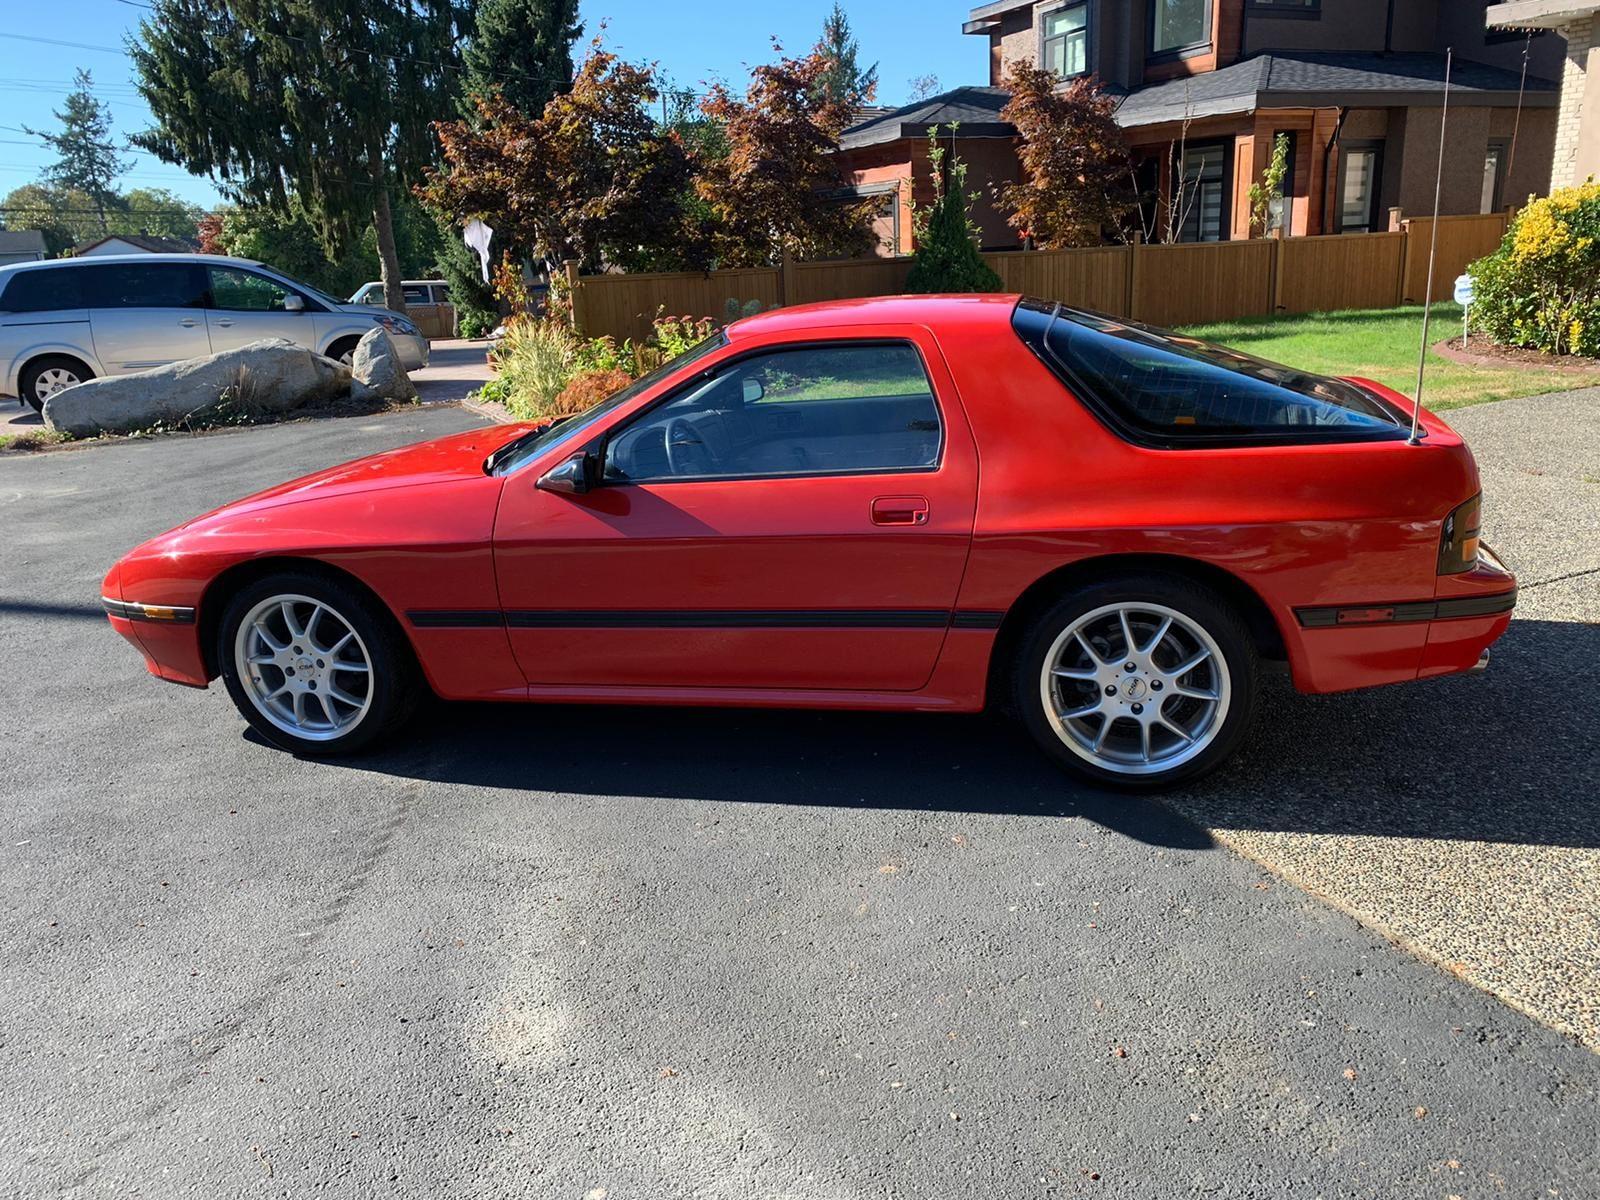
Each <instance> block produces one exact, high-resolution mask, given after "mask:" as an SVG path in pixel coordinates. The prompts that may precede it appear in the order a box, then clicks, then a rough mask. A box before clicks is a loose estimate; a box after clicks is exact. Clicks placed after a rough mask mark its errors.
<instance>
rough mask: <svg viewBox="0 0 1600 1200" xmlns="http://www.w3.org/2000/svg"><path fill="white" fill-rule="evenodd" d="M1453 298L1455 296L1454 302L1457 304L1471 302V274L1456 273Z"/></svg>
mask: <svg viewBox="0 0 1600 1200" xmlns="http://www.w3.org/2000/svg"><path fill="white" fill-rule="evenodd" d="M1455 298H1456V303H1457V304H1461V305H1467V304H1471V303H1472V276H1471V275H1457V276H1456V293H1455Z"/></svg>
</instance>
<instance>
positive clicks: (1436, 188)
mask: <svg viewBox="0 0 1600 1200" xmlns="http://www.w3.org/2000/svg"><path fill="white" fill-rule="evenodd" d="M1454 54H1455V50H1454V48H1449V49H1446V50H1445V52H1444V108H1443V109H1442V110H1441V111H1440V113H1439V167H1438V170H1437V172H1436V173H1435V174H1434V177H1433V225H1432V227H1431V229H1430V231H1429V234H1428V289H1427V291H1425V292H1424V293H1423V295H1422V348H1421V349H1420V350H1418V351H1417V390H1416V394H1415V395H1414V396H1413V397H1412V400H1411V436H1410V437H1409V438H1407V439H1406V441H1407V443H1408V444H1410V445H1412V446H1416V445H1420V444H1421V442H1422V437H1421V435H1420V434H1419V433H1418V432H1417V430H1418V426H1419V425H1420V424H1421V422H1422V370H1423V367H1424V366H1426V365H1427V362H1428V318H1429V317H1430V316H1432V315H1433V262H1434V257H1435V256H1436V255H1437V253H1438V251H1439V193H1440V191H1441V190H1442V189H1443V187H1444V131H1445V126H1446V125H1447V124H1449V121H1450V62H1451V58H1452V57H1453V56H1454Z"/></svg>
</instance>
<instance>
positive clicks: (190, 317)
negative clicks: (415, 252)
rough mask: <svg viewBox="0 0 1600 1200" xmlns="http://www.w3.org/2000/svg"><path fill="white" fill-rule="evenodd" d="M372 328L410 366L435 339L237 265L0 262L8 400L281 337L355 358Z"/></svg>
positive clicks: (206, 259)
mask: <svg viewBox="0 0 1600 1200" xmlns="http://www.w3.org/2000/svg"><path fill="white" fill-rule="evenodd" d="M374 325H382V326H383V327H384V328H385V329H387V330H388V331H389V336H390V338H391V339H393V341H394V344H395V348H396V349H397V350H398V351H399V353H400V360H401V362H402V363H404V364H405V367H406V369H407V370H416V369H417V368H418V367H425V366H427V365H428V339H427V338H425V337H424V336H423V335H422V334H421V333H420V332H418V330H417V327H416V325H415V324H414V323H413V322H411V321H410V320H408V319H407V318H406V317H403V316H401V315H400V314H399V313H394V312H390V311H389V310H388V309H386V308H378V307H375V306H372V305H366V304H345V303H343V302H341V301H338V300H335V299H333V298H332V297H331V296H327V295H324V294H323V293H322V292H319V291H318V290H317V289H316V288H314V287H312V286H311V285H310V284H305V283H301V282H299V281H298V280H295V279H291V278H289V276H287V275H284V274H282V273H280V272H278V271H274V270H273V269H272V268H271V267H268V266H265V265H263V264H261V263H258V262H251V261H249V260H248V259H241V258H221V257H218V256H215V255H210V254H129V255H107V256H105V257H103V258H82V259H65V260H61V261H56V262H41V263H21V264H17V265H14V266H9V267H0V396H20V397H21V398H22V399H23V400H25V401H27V402H28V403H29V404H31V405H33V407H34V408H43V407H44V402H45V400H46V399H48V398H49V396H50V395H51V394H52V393H53V392H58V391H60V390H61V389H62V388H68V387H71V386H72V385H73V384H75V383H82V382H83V381H84V380H86V379H93V378H95V376H97V375H126V374H128V373H129V372H132V371H143V370H147V369H149V368H151V367H159V366H163V365H165V364H167V363H171V362H180V361H182V360H183V359H186V358H199V357H201V356H203V355H207V354H215V353H217V352H218V351H222V350H231V349H233V348H234V347H236V346H243V345H245V344H246V343H248V342H254V341H259V340H260V339H261V338H284V339H286V340H288V341H291V342H294V343H296V344H297V345H301V346H304V347H306V348H307V349H308V350H315V351H316V352H318V353H319V354H325V355H327V356H328V357H329V358H336V359H341V360H343V361H345V362H348V361H349V360H350V356H351V354H352V353H353V352H354V351H355V348H356V343H357V342H359V341H360V340H361V337H362V335H363V334H365V333H366V332H367V331H368V330H370V329H371V328H372V327H373V326H374Z"/></svg>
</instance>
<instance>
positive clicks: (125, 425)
mask: <svg viewBox="0 0 1600 1200" xmlns="http://www.w3.org/2000/svg"><path fill="white" fill-rule="evenodd" d="M349 388H350V368H349V367H346V366H345V365H344V364H342V363H336V362H334V361H333V360H332V359H330V358H323V357H322V356H321V355H320V354H316V353H314V352H313V351H310V350H307V349H305V348H304V347H303V346H297V345H295V344H294V343H293V342H289V341H284V340H283V339H281V338H266V339H264V340H262V341H259V342H251V343H250V344H249V345H246V346H240V347H238V348H237V349H234V350H224V351H222V353H220V354H208V355H206V356H205V357H204V358H191V359H187V360H186V361H184V362H177V363H168V364H167V365H166V366H164V367H154V368H152V369H151V370H148V371H139V372H136V373H135V374H132V375H107V376H101V377H100V378H98V379H91V380H89V381H88V382H86V383H80V384H78V385H77V386H76V387H70V388H68V389H66V391H62V392H56V393H54V394H53V395H51V396H50V398H49V399H47V400H46V401H45V403H44V420H45V424H46V425H48V426H50V428H51V429H58V430H61V431H62V432H63V433H70V434H71V435H72V436H73V437H93V436H94V435H95V434H97V433H131V432H133V431H135V430H140V429H153V428H156V427H157V426H162V427H167V428H171V427H174V426H177V425H180V424H182V423H183V422H184V421H186V420H194V419H197V418H199V419H204V418H205V417H207V416H210V415H221V416H227V415H232V414H243V415H246V416H254V415H257V414H261V413H284V412H289V411H291V410H293V409H296V408H299V407H300V406H301V405H303V404H312V403H315V402H317V401H320V400H332V399H334V398H335V397H337V396H342V395H343V394H344V393H345V392H347V391H348V390H349Z"/></svg>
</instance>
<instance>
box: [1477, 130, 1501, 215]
mask: <svg viewBox="0 0 1600 1200" xmlns="http://www.w3.org/2000/svg"><path fill="white" fill-rule="evenodd" d="M1505 186H1506V144H1505V143H1504V142H1502V141H1498V140H1496V141H1493V142H1490V143H1489V148H1488V150H1487V152H1485V154H1484V156H1483V193H1482V195H1481V197H1480V198H1479V200H1478V211H1479V212H1486V213H1492V212H1499V211H1500V210H1501V209H1502V208H1504V207H1505Z"/></svg>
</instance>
